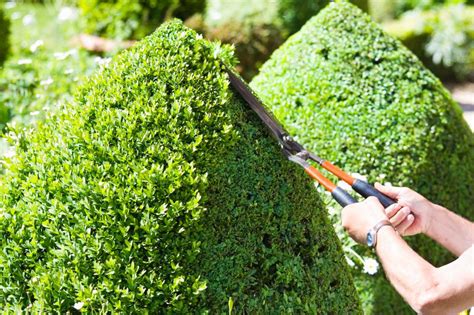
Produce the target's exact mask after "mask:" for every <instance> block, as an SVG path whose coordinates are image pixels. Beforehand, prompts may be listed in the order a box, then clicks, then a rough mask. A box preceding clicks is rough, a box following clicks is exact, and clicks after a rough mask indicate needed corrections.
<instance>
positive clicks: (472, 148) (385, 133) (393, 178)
mask: <svg viewBox="0 0 474 315" xmlns="http://www.w3.org/2000/svg"><path fill="white" fill-rule="evenodd" d="M251 86H252V87H253V88H254V89H255V90H256V91H257V92H258V93H259V96H260V97H261V98H262V99H263V100H264V102H265V103H266V104H267V105H268V106H270V107H271V108H272V109H273V111H274V113H275V115H276V116H277V117H279V118H280V119H281V120H282V122H283V123H284V124H285V125H286V126H287V127H288V129H289V131H290V132H291V133H293V134H295V135H296V136H297V138H298V139H299V140H301V142H303V143H304V144H306V145H307V146H308V147H309V148H310V149H312V150H313V151H315V152H316V153H319V154H320V155H321V156H322V157H325V158H327V159H328V160H331V161H333V162H335V163H336V164H338V165H339V166H341V167H343V168H344V169H345V170H347V171H352V172H358V173H362V174H367V175H368V179H369V180H370V181H376V180H377V181H382V182H391V183H393V184H395V185H406V186H409V187H412V188H413V189H415V190H417V191H419V192H420V193H422V194H423V195H425V196H426V197H428V198H429V199H431V200H432V201H434V202H436V203H439V204H442V205H444V206H446V207H448V208H449V209H451V210H453V211H455V212H457V213H459V214H461V215H463V216H466V217H467V218H469V219H471V220H472V219H474V213H473V211H472V205H473V204H474V194H473V191H472V189H473V187H474V176H473V174H474V136H473V133H472V131H471V130H470V129H469V127H468V125H467V124H466V122H465V121H464V120H463V118H462V111H461V109H460V107H459V106H458V105H457V104H456V103H455V102H454V101H453V99H452V98H451V96H450V95H449V93H448V92H447V91H446V89H445V88H444V87H443V86H442V84H441V83H440V81H439V80H438V79H437V78H436V77H434V76H433V75H432V74H431V72H429V71H428V70H426V69H425V68H424V67H423V66H422V64H421V63H420V61H419V60H418V59H417V58H416V57H415V56H414V55H413V54H412V53H411V52H410V51H409V50H408V49H406V48H405V47H403V45H401V43H400V42H399V41H397V40H395V39H393V38H391V37H389V36H388V35H386V34H385V33H384V32H383V31H382V30H381V29H380V28H379V27H378V26H377V25H376V24H375V23H374V22H372V21H371V19H370V17H369V16H367V15H365V14H364V13H363V12H361V11H360V10H359V9H358V8H356V7H354V6H353V5H351V4H349V3H347V2H344V1H340V2H336V3H332V4H330V5H329V6H328V7H327V8H325V9H324V10H322V11H321V12H320V13H319V15H317V16H316V17H314V18H313V19H312V20H310V21H309V22H308V23H307V24H306V25H305V26H304V27H303V28H302V29H301V31H300V32H298V33H297V34H295V35H294V36H292V37H291V38H290V39H289V40H288V41H287V42H286V43H285V44H284V45H283V46H282V47H281V48H280V49H278V50H277V51H275V53H274V54H273V55H272V58H271V59H270V60H269V61H268V62H267V63H265V64H264V65H263V66H262V69H261V72H260V74H259V75H258V76H257V77H255V78H254V80H253V81H252V83H251ZM334 207H337V208H338V209H340V207H338V206H334ZM337 219H338V218H337ZM337 224H339V223H337ZM340 236H341V237H342V238H343V242H344V243H348V241H347V236H346V235H345V234H344V233H341V235H340ZM409 239H410V243H411V245H413V246H414V248H415V249H416V250H417V251H418V252H419V253H420V254H421V255H423V256H424V257H425V258H426V259H428V260H429V261H431V262H432V263H434V264H435V265H441V264H444V263H447V262H448V261H450V259H452V257H451V255H450V254H449V253H448V252H447V251H445V250H444V249H442V248H440V247H439V246H438V245H436V244H434V242H432V241H431V240H428V239H427V238H425V237H424V236H419V237H415V238H409ZM358 250H359V253H361V254H363V255H364V256H366V255H369V253H368V252H367V251H366V249H365V248H363V247H360V248H358ZM356 273H358V272H357V271H356ZM382 277H383V275H381V274H380V275H379V276H376V277H372V276H369V275H362V274H359V275H358V276H357V281H358V282H359V283H358V287H359V290H360V293H361V296H362V300H363V303H364V309H365V311H366V312H367V313H370V312H373V313H376V314H400V313H408V312H411V311H410V309H409V307H408V306H407V304H405V303H403V301H402V300H401V298H400V297H399V296H398V295H397V294H396V293H395V292H394V291H393V289H391V286H390V284H389V283H388V282H387V281H385V280H383V279H382Z"/></svg>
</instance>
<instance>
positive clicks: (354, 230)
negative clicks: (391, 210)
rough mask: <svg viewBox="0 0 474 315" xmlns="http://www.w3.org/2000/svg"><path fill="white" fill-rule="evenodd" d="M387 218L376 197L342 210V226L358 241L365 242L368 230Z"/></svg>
mask: <svg viewBox="0 0 474 315" xmlns="http://www.w3.org/2000/svg"><path fill="white" fill-rule="evenodd" d="M386 219H388V218H387V215H386V214H385V211H384V208H383V206H382V205H381V204H380V202H379V200H378V199H377V198H375V197H369V198H367V199H365V200H364V201H362V202H359V203H354V204H351V205H348V206H346V207H345V208H344V209H343V210H342V226H343V227H344V229H345V230H346V231H347V232H348V233H349V235H350V236H351V237H352V238H353V239H354V240H355V241H356V242H358V243H365V242H366V238H367V232H368V231H369V230H370V229H371V228H373V227H374V226H375V225H376V224H377V223H379V222H380V221H382V220H386Z"/></svg>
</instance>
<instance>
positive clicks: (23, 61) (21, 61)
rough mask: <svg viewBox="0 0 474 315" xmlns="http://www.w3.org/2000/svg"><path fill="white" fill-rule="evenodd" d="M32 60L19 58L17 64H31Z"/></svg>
mask: <svg viewBox="0 0 474 315" xmlns="http://www.w3.org/2000/svg"><path fill="white" fill-rule="evenodd" d="M32 62H33V61H32V60H31V59H19V60H18V64H19V65H29V64H31V63H32Z"/></svg>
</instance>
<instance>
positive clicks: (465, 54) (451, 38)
mask: <svg viewBox="0 0 474 315" xmlns="http://www.w3.org/2000/svg"><path fill="white" fill-rule="evenodd" d="M383 28H384V30H385V31H387V32H388V33H389V34H390V35H392V36H395V37H397V38H398V39H400V40H401V41H402V42H403V44H404V45H405V46H407V47H408V48H409V49H410V50H411V51H412V52H414V53H415V54H416V55H417V56H418V57H419V58H420V59H421V61H422V62H423V64H425V65H426V66H427V67H429V69H431V70H432V71H433V72H434V73H435V74H436V75H437V76H439V77H441V78H444V79H452V78H456V79H466V78H469V76H472V75H474V6H472V5H466V4H463V3H459V4H446V5H439V6H436V7H433V8H431V9H430V10H426V11H421V10H416V11H411V12H407V13H406V14H405V15H403V16H402V17H400V18H399V19H397V20H393V21H388V22H385V23H383Z"/></svg>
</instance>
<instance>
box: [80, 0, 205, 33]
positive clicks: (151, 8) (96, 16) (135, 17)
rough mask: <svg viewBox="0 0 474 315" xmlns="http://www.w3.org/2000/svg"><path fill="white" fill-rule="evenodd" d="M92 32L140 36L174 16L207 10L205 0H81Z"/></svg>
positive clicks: (184, 15) (181, 16)
mask: <svg viewBox="0 0 474 315" xmlns="http://www.w3.org/2000/svg"><path fill="white" fill-rule="evenodd" d="M78 5H79V7H80V9H81V13H82V16H83V18H84V22H85V31H86V32H88V33H90V34H95V35H100V36H105V37H110V38H116V39H140V38H142V37H143V36H145V35H148V34H150V33H151V32H153V30H155V29H156V28H157V27H158V26H159V25H160V24H161V23H162V22H163V21H165V20H166V19H169V18H171V17H173V16H174V17H179V18H181V19H184V18H187V17H190V16H191V15H193V14H194V13H197V12H201V11H203V10H204V5H205V1H204V0H78Z"/></svg>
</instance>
